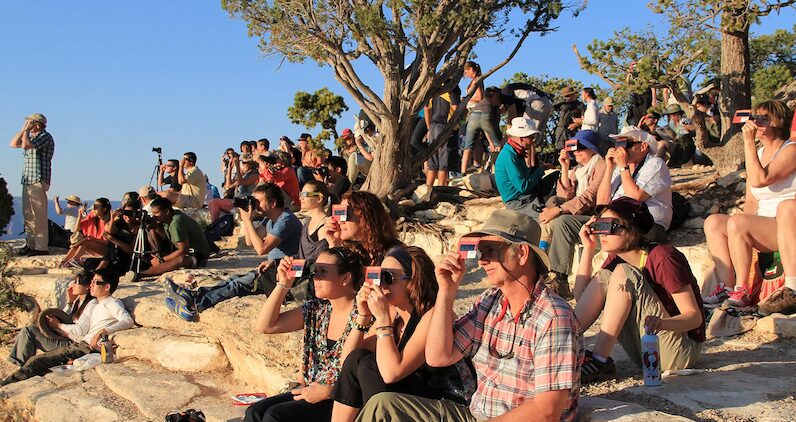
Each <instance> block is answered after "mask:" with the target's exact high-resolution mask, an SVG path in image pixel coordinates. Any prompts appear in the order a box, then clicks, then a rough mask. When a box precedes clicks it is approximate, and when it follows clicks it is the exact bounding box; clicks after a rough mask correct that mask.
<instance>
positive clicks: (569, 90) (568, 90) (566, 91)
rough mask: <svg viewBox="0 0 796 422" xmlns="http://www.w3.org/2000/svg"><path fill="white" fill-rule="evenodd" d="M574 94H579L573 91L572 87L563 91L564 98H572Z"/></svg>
mask: <svg viewBox="0 0 796 422" xmlns="http://www.w3.org/2000/svg"><path fill="white" fill-rule="evenodd" d="M572 94H577V92H576V91H575V90H574V89H572V87H571V86H567V87H564V88H563V89H562V90H561V96H562V97H567V96H570V95H572Z"/></svg>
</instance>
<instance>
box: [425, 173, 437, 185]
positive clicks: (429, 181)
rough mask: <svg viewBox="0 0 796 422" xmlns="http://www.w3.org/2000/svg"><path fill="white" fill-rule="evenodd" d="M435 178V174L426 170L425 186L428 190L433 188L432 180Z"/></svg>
mask: <svg viewBox="0 0 796 422" xmlns="http://www.w3.org/2000/svg"><path fill="white" fill-rule="evenodd" d="M436 177H437V172H436V171H434V170H426V186H428V187H429V188H433V187H434V179H435V178H436Z"/></svg>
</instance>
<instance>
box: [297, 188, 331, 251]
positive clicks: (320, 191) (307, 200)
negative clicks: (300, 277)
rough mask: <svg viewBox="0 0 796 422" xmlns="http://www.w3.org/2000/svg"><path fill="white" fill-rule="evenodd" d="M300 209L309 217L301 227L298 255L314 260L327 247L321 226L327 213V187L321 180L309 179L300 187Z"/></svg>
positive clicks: (325, 219)
mask: <svg viewBox="0 0 796 422" xmlns="http://www.w3.org/2000/svg"><path fill="white" fill-rule="evenodd" d="M300 198H301V200H300V201H301V211H302V212H304V213H305V214H306V215H308V216H309V217H310V219H309V220H307V222H306V223H304V225H303V226H302V227H301V237H299V253H298V257H299V258H302V259H306V260H308V261H315V259H316V258H318V255H319V254H320V253H321V252H323V251H325V250H326V249H329V242H327V241H326V238H325V237H324V233H322V231H323V227H324V224H325V223H326V221H327V220H329V214H328V213H327V212H326V205H327V203H328V202H329V188H328V187H327V186H326V184H324V183H323V182H319V181H317V180H310V181H308V182H307V183H305V184H304V188H302V189H301V193H300Z"/></svg>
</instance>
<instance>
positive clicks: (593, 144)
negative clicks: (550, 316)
mask: <svg viewBox="0 0 796 422" xmlns="http://www.w3.org/2000/svg"><path fill="white" fill-rule="evenodd" d="M574 140H575V141H577V150H576V151H574V152H571V153H570V152H568V151H566V150H563V149H562V150H561V153H560V154H559V157H558V162H559V163H561V177H560V178H559V179H558V183H557V184H556V196H554V197H551V198H550V199H548V200H547V206H546V207H545V209H543V210H542V212H541V213H540V214H539V223H540V224H541V226H542V240H541V242H539V247H541V248H542V249H543V250H545V251H547V252H548V254H549V256H550V261H551V262H552V265H553V268H552V269H553V270H554V271H556V265H557V264H559V263H562V262H564V263H566V262H567V260H568V259H569V260H570V261H571V260H572V247H573V245H572V243H571V242H570V241H568V239H567V233H568V232H571V231H573V230H574V231H577V230H579V229H580V227H581V226H583V224H584V223H585V222H586V221H588V220H589V218H591V215H593V214H594V206H595V204H596V202H597V190H598V188H599V187H600V182H602V180H603V177H604V175H605V160H604V159H603V157H601V156H600V154H599V150H598V147H597V145H598V144H599V142H600V135H598V134H597V133H596V132H593V131H591V130H581V131H579V132H578V133H577V134H575V139H574ZM570 154H571V155H570ZM573 158H574V161H575V162H576V165H575V167H574V168H571V165H572V160H573ZM570 266H571V264H566V267H567V268H569V267H570ZM567 272H568V270H567V271H561V272H558V274H557V277H556V283H557V286H556V287H557V288H556V291H557V292H558V294H559V295H560V296H561V297H564V298H566V299H569V298H570V297H571V296H572V295H571V293H570V291H569V281H568V275H567Z"/></svg>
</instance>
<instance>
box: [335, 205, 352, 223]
mask: <svg viewBox="0 0 796 422" xmlns="http://www.w3.org/2000/svg"><path fill="white" fill-rule="evenodd" d="M332 220H335V221H348V206H346V205H332Z"/></svg>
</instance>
